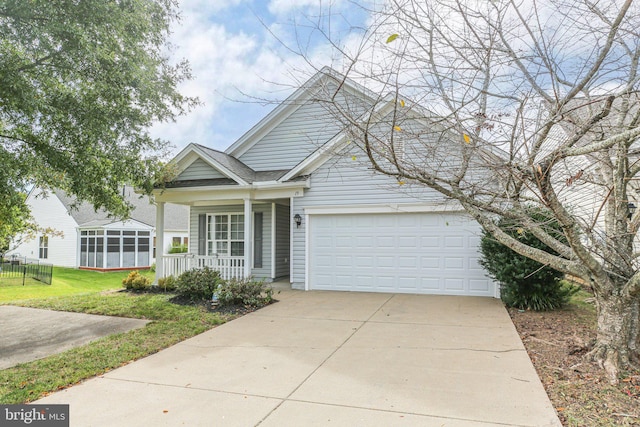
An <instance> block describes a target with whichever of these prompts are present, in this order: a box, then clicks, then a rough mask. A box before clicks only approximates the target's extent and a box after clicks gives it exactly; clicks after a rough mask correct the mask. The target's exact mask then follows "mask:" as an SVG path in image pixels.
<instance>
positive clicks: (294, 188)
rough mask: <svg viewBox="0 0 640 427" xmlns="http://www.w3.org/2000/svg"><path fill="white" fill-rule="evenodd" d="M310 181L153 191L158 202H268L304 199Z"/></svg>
mask: <svg viewBox="0 0 640 427" xmlns="http://www.w3.org/2000/svg"><path fill="white" fill-rule="evenodd" d="M309 187H310V184H309V181H308V180H305V181H299V182H287V183H280V182H276V181H271V182H263V183H259V184H257V185H256V184H253V185H240V186H237V185H234V186H228V185H216V186H204V187H181V188H167V189H157V190H154V191H153V195H154V198H155V200H156V202H167V203H185V204H197V203H199V202H202V201H208V202H215V201H220V200H224V201H229V200H244V199H247V198H249V199H251V200H267V199H273V198H289V197H302V196H303V195H304V189H305V188H309Z"/></svg>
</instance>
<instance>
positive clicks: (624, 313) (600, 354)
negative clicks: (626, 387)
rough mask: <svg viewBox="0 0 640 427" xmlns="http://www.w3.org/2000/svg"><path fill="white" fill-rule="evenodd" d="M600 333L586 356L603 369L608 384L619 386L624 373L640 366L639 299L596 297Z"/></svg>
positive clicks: (617, 296)
mask: <svg viewBox="0 0 640 427" xmlns="http://www.w3.org/2000/svg"><path fill="white" fill-rule="evenodd" d="M596 304H597V309H598V334H597V340H596V344H595V346H594V348H593V349H592V350H591V351H590V352H589V354H588V355H587V356H588V357H589V359H590V360H593V361H595V362H597V363H598V365H600V367H601V368H603V369H604V370H605V371H606V373H607V377H608V379H609V381H610V382H611V383H612V384H617V383H618V381H619V374H620V371H621V370H624V369H627V368H629V367H631V366H634V365H637V363H638V360H639V359H638V339H639V337H640V336H639V331H638V320H639V319H638V307H639V305H638V299H637V298H629V297H623V296H620V295H615V294H612V295H606V296H602V295H598V294H596Z"/></svg>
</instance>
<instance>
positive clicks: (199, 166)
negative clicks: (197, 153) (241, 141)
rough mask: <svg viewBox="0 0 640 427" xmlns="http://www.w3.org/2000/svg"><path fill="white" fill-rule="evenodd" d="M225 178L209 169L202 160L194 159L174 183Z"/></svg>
mask: <svg viewBox="0 0 640 427" xmlns="http://www.w3.org/2000/svg"><path fill="white" fill-rule="evenodd" d="M214 178H226V176H225V175H223V174H221V173H220V172H219V171H217V170H216V169H214V168H213V167H211V166H210V165H209V164H208V163H207V162H205V161H204V160H202V159H196V160H195V161H194V162H193V163H191V164H190V165H189V166H188V167H187V168H186V169H185V170H184V171H182V173H181V174H180V175H178V177H177V178H176V179H175V180H176V181H187V180H192V179H214Z"/></svg>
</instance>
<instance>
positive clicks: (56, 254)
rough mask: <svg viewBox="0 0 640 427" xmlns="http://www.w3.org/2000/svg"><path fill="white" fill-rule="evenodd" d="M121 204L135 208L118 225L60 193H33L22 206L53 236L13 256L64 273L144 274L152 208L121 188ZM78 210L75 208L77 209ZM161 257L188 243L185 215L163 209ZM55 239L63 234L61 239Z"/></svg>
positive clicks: (150, 257) (150, 251)
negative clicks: (139, 270)
mask: <svg viewBox="0 0 640 427" xmlns="http://www.w3.org/2000/svg"><path fill="white" fill-rule="evenodd" d="M123 193H124V197H125V199H126V200H127V201H128V202H129V203H131V204H132V205H133V207H134V209H133V211H132V213H131V218H129V219H128V220H126V221H120V220H117V219H115V218H111V217H110V216H109V214H108V213H107V212H105V211H98V212H96V210H95V209H94V207H93V206H92V205H90V204H89V203H86V202H85V203H80V204H77V203H76V200H75V198H73V197H70V196H68V195H67V194H66V193H65V192H63V191H55V192H51V191H47V192H43V191H42V190H41V189H38V188H34V189H33V190H32V191H31V192H30V193H29V196H28V197H27V205H28V206H29V208H30V209H31V214H32V216H33V218H34V220H35V222H36V223H37V224H38V225H39V226H40V227H41V228H51V229H53V230H55V232H56V234H54V235H51V236H45V235H38V236H37V237H36V238H35V239H33V240H30V241H28V242H24V243H22V244H21V245H20V246H18V247H17V248H15V249H14V250H13V251H12V253H16V254H20V255H21V256H25V257H27V258H34V259H35V258H37V259H40V260H42V261H44V262H47V263H51V264H54V265H58V266H64V267H80V268H85V269H97V270H113V269H133V268H149V267H150V266H151V265H152V264H153V263H154V262H155V258H156V250H157V249H156V247H155V246H156V237H155V226H156V223H155V222H156V208H155V205H153V204H151V203H150V201H149V198H148V197H146V196H141V195H139V194H136V193H135V192H134V190H133V188H131V187H124V188H123ZM76 204H77V206H76ZM165 218H166V219H165V222H164V232H163V238H162V240H161V241H162V244H161V246H160V251H161V252H162V253H166V252H167V251H168V250H169V248H170V247H171V246H172V244H184V243H188V230H189V224H188V218H189V209H188V208H187V207H186V206H179V205H167V207H166V208H165ZM58 233H62V235H61V236H59V235H58Z"/></svg>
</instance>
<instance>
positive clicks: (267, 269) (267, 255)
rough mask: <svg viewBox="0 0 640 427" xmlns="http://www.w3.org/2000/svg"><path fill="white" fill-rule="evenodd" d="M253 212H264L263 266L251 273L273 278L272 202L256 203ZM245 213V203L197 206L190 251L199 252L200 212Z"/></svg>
mask: <svg viewBox="0 0 640 427" xmlns="http://www.w3.org/2000/svg"><path fill="white" fill-rule="evenodd" d="M253 212H262V213H263V220H262V223H263V229H262V248H263V254H262V268H253V269H252V270H251V274H252V275H253V276H254V277H255V278H256V279H267V280H268V279H271V204H270V203H259V204H258V203H254V204H253ZM224 213H244V205H226V206H196V207H192V208H191V211H190V217H189V218H190V223H191V227H190V230H191V231H190V236H189V252H191V253H194V254H197V253H198V216H199V215H200V214H224Z"/></svg>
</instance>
